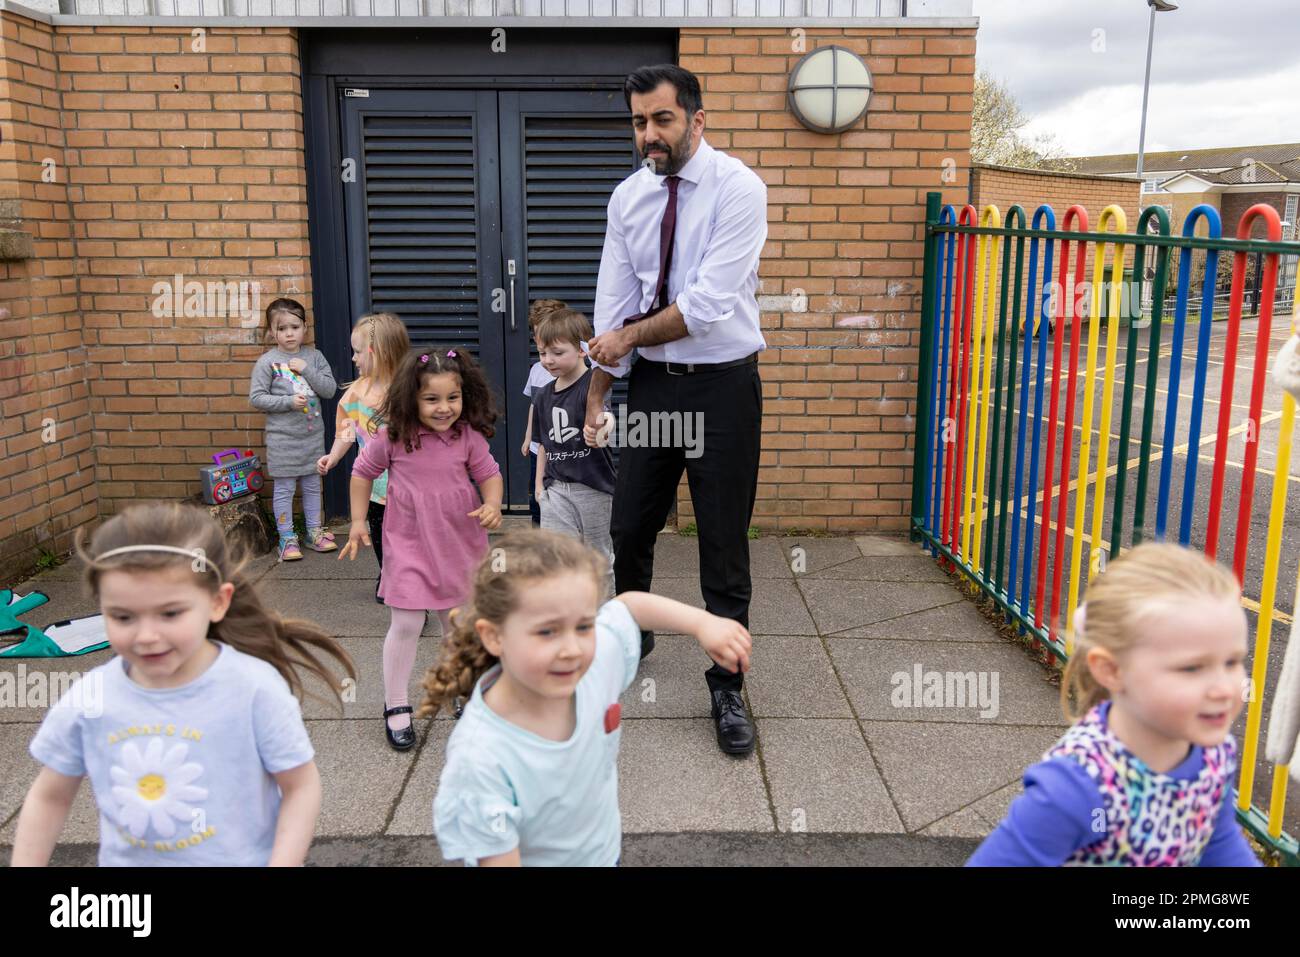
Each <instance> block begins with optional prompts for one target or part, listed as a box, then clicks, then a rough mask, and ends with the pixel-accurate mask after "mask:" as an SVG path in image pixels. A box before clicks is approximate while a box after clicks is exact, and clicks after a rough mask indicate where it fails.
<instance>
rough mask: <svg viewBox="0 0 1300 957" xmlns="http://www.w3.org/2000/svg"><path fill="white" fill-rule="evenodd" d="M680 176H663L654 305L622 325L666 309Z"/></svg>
mask: <svg viewBox="0 0 1300 957" xmlns="http://www.w3.org/2000/svg"><path fill="white" fill-rule="evenodd" d="M681 181H682V178H681V177H680V176H665V177H664V182H665V183H667V184H668V205H667V206H665V207H664V218H663V219H662V220H661V221H660V223H659V280H658V282H656V283H655V298H654V304H653V305H652V306H651V307H650V312H647V313H644V314H642V315H639V316H630V317H628V318H627V319H624V320H623V325H627V324H628V323H632V322H640V321H641V320H642V319H644V318H645V317H646V316H648V315H650V313H653V312H658V311H659V310H660V309H667V308H668V270H669V268H670V267H671V266H672V261H673V234H674V232H675V231H676V229H677V184H678V183H680V182H681Z"/></svg>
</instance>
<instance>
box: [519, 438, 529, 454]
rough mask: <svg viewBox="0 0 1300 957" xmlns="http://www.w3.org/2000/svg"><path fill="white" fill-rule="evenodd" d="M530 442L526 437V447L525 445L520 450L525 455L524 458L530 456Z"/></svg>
mask: <svg viewBox="0 0 1300 957" xmlns="http://www.w3.org/2000/svg"><path fill="white" fill-rule="evenodd" d="M530 444H531V443H530V442H529V441H528V440H527V439H524V447H523V448H522V449H520V450H519V451H520V453H521V454H522V455H523V457H524V458H528V446H529V445H530Z"/></svg>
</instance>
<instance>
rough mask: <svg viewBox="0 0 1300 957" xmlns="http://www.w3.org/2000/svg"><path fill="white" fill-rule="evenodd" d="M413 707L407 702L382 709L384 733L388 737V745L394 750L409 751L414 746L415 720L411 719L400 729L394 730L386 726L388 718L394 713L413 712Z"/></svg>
mask: <svg viewBox="0 0 1300 957" xmlns="http://www.w3.org/2000/svg"><path fill="white" fill-rule="evenodd" d="M414 713H415V709H414V708H412V707H411V706H410V705H409V704H403V705H398V706H397V707H396V708H388V709H386V710H385V711H384V735H385V736H386V737H387V738H388V746H389V747H390V748H392V749H393V750H394V751H410V750H411V748H413V747H415V722H414V721H412V722H411V724H409V725H408V726H407V727H405V728H403V729H402V730H401V731H394V730H393V729H392V728H390V727H389V726H388V719H389V718H391V717H392V716H393V715H395V714H414Z"/></svg>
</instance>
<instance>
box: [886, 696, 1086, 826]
mask: <svg viewBox="0 0 1300 957" xmlns="http://www.w3.org/2000/svg"><path fill="white" fill-rule="evenodd" d="M861 724H862V732H863V734H864V735H865V736H866V739H867V745H868V747H870V749H871V754H872V757H874V758H875V760H876V764H877V765H878V766H879V768H880V772H881V776H882V777H883V778H884V781H885V786H886V787H887V788H888V789H889V795H890V797H891V798H892V799H893V801H894V805H895V807H897V808H898V813H899V815H900V816H901V817H902V819H903V823H904V825H905V826H906V827H907V830H908V831H919V830H921V829H922V828H924V827H926V826H927V825H930V824H933V823H934V822H935V821H937V820H939V819H940V818H944V817H947V816H948V815H950V814H952V813H954V812H955V811H958V810H960V809H961V808H963V807H966V806H967V805H968V804H970V803H971V802H973V801H976V800H979V799H980V798H982V797H984V796H985V795H987V794H991V793H992V792H993V791H996V790H998V789H999V788H1002V787H1005V786H1007V785H1008V784H1011V783H1013V782H1015V781H1017V780H1019V779H1020V777H1021V775H1022V774H1023V773H1024V770H1025V768H1026V767H1028V766H1029V765H1031V764H1033V763H1034V762H1036V761H1039V760H1041V758H1042V756H1043V753H1044V752H1045V751H1046V750H1047V749H1048V748H1049V747H1051V746H1052V744H1053V743H1054V742H1055V741H1056V739H1057V738H1059V737H1060V734H1061V730H1062V729H1059V728H1035V727H1029V728H1026V727H1014V726H1007V725H997V724H935V723H928V724H927V723H920V722H912V721H883V722H882V721H863V722H861Z"/></svg>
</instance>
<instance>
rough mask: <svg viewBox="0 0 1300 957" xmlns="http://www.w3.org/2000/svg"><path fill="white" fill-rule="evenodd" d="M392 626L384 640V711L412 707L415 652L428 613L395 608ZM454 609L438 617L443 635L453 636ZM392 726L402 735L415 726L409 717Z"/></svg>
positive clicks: (397, 716) (396, 717)
mask: <svg viewBox="0 0 1300 957" xmlns="http://www.w3.org/2000/svg"><path fill="white" fill-rule="evenodd" d="M388 610H389V611H390V612H391V613H392V622H391V623H390V624H389V626H388V634H387V635H386V636H385V637H384V709H385V710H387V709H389V708H396V707H400V706H401V705H405V704H410V699H409V698H408V692H409V690H410V684H411V669H412V668H414V667H415V652H416V650H417V648H418V645H419V641H420V632H421V631H423V630H424V612H423V611H422V610H420V609H410V608H393V607H391V606H390V607H389V609H388ZM450 612H451V609H449V608H440V609H438V610H437V612H436V614H437V616H438V621H439V623H440V624H441V625H442V633H443V635H448V634H450V633H451V617H450ZM388 726H389V727H390V728H392V729H393V730H394V731H401V730H402V729H403V728H409V727H410V726H411V716H410V715H409V714H395V715H393V716H392V717H391V718H389V719H388Z"/></svg>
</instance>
